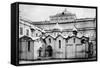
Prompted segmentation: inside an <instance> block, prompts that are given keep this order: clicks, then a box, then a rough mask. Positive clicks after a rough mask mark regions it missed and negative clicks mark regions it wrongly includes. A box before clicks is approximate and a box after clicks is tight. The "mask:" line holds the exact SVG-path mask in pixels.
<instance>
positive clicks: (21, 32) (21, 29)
mask: <svg viewBox="0 0 100 68" xmlns="http://www.w3.org/2000/svg"><path fill="white" fill-rule="evenodd" d="M22 34H23V28H22V27H20V35H22Z"/></svg>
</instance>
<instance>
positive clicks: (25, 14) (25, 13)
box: [19, 4, 96, 21]
mask: <svg viewBox="0 0 100 68" xmlns="http://www.w3.org/2000/svg"><path fill="white" fill-rule="evenodd" d="M65 9H67V11H68V12H71V13H74V14H76V17H77V18H78V19H79V18H94V17H95V16H96V10H95V9H93V8H92V9H91V8H76V7H57V6H40V5H24V4H20V5H19V11H20V13H19V15H20V16H21V17H22V18H24V19H28V20H31V21H45V20H49V16H52V15H55V14H58V13H61V12H63V11H64V10H65Z"/></svg>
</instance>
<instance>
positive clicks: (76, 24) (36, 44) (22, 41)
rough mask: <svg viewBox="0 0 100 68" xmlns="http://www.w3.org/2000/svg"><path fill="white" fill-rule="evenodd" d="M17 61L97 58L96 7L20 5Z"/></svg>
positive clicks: (64, 60)
mask: <svg viewBox="0 0 100 68" xmlns="http://www.w3.org/2000/svg"><path fill="white" fill-rule="evenodd" d="M18 10H19V15H18V16H19V19H18V20H19V26H18V27H19V42H18V44H19V47H18V48H19V49H18V50H19V51H18V58H19V59H18V60H19V61H18V63H19V64H30V63H33V64H34V63H50V62H74V61H89V60H96V59H97V26H96V25H97V21H96V20H97V19H96V9H95V8H89V7H77V6H76V7H73V6H70V5H69V6H68V7H67V6H52V5H49V6H48V5H36V4H35V5H34V4H33V5H32V4H31V5H30V4H19V9H18Z"/></svg>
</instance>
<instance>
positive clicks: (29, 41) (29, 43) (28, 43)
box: [28, 41, 30, 51]
mask: <svg viewBox="0 0 100 68" xmlns="http://www.w3.org/2000/svg"><path fill="white" fill-rule="evenodd" d="M28 51H30V41H28Z"/></svg>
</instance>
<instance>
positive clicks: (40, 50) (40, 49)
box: [39, 47, 42, 57]
mask: <svg viewBox="0 0 100 68" xmlns="http://www.w3.org/2000/svg"><path fill="white" fill-rule="evenodd" d="M41 52H42V48H41V47H40V48H39V57H41V56H42V55H41Z"/></svg>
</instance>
